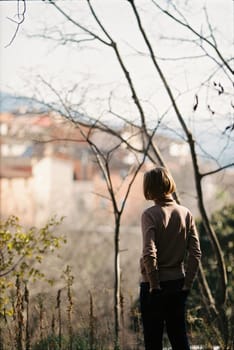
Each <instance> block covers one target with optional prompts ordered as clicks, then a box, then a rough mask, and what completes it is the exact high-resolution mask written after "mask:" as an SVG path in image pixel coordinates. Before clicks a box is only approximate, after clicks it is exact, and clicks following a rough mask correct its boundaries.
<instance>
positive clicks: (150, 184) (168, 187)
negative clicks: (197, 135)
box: [143, 167, 176, 200]
mask: <svg viewBox="0 0 234 350" xmlns="http://www.w3.org/2000/svg"><path fill="white" fill-rule="evenodd" d="M175 189H176V186H175V182H174V180H173V178H172V176H171V175H170V174H169V172H168V170H167V169H166V168H163V167H157V168H154V169H152V170H149V171H147V172H146V173H145V174H144V181H143V191H144V196H145V199H148V200H157V199H162V198H164V197H165V196H167V195H169V194H171V193H173V192H175Z"/></svg>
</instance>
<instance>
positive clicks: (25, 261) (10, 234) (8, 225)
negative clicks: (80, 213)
mask: <svg viewBox="0 0 234 350" xmlns="http://www.w3.org/2000/svg"><path fill="white" fill-rule="evenodd" d="M62 220H63V219H62V218H61V219H60V220H57V219H56V218H51V219H50V220H49V221H48V222H47V223H46V224H45V226H43V227H42V228H39V229H38V228H36V227H31V228H29V229H27V228H24V227H23V226H22V225H21V224H20V222H19V219H18V218H17V217H16V216H13V215H12V216H10V217H9V218H7V219H6V220H2V221H1V222H0V291H1V294H0V312H1V313H2V312H3V310H4V313H6V312H7V313H11V312H12V310H11V309H7V310H6V307H7V305H8V304H9V300H10V295H11V291H12V288H13V286H14V280H15V276H19V277H20V279H21V280H24V281H25V283H27V282H28V281H29V280H32V281H34V280H36V279H38V278H43V277H45V275H44V274H43V272H42V271H41V268H40V264H41V262H42V260H43V258H44V257H45V256H46V255H47V254H49V253H53V252H54V250H55V249H58V248H59V247H60V246H61V243H65V238H64V237H62V236H60V235H59V234H57V233H55V232H54V230H55V228H57V227H58V225H60V224H61V222H62Z"/></svg>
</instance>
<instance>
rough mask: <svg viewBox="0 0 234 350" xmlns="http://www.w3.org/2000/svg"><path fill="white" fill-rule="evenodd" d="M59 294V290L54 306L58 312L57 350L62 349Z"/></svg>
mask: <svg viewBox="0 0 234 350" xmlns="http://www.w3.org/2000/svg"><path fill="white" fill-rule="evenodd" d="M61 292H62V290H61V289H59V290H58V293H57V304H56V308H57V310H58V345H59V350H61V349H62V317H61Z"/></svg>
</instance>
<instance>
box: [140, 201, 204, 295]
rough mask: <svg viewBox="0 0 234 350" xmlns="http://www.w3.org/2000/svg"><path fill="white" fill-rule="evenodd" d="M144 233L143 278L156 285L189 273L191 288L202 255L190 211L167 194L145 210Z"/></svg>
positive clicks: (186, 280)
mask: <svg viewBox="0 0 234 350" xmlns="http://www.w3.org/2000/svg"><path fill="white" fill-rule="evenodd" d="M142 234H143V254H142V258H141V261H140V265H141V273H142V281H144V282H150V288H151V289H153V288H159V287H160V285H159V283H160V281H168V280H175V279H180V278H183V277H185V283H184V287H185V288H186V289H187V288H188V289H190V288H191V286H192V284H193V281H194V278H195V275H196V273H197V270H198V265H199V261H200V259H201V250H200V243H199V237H198V233H197V230H196V226H195V223H194V219H193V217H192V214H191V213H190V211H189V210H188V209H187V208H185V207H183V206H181V205H178V204H177V203H176V202H175V201H174V200H173V198H172V197H171V196H167V197H166V198H165V199H164V200H163V201H162V202H157V204H156V205H154V206H152V207H150V208H148V209H146V210H145V211H144V212H143V214H142ZM186 256H187V258H186ZM185 260H186V267H185V266H184V265H185Z"/></svg>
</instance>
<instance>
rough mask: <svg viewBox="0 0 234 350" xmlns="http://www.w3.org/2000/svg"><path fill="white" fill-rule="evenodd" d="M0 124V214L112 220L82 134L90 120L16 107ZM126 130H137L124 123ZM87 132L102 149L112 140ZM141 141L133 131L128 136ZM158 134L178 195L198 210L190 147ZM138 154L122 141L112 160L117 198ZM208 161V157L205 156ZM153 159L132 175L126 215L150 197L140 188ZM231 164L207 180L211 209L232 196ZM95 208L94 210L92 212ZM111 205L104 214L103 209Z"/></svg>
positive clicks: (130, 218)
mask: <svg viewBox="0 0 234 350" xmlns="http://www.w3.org/2000/svg"><path fill="white" fill-rule="evenodd" d="M0 122H1V126H0V131H1V167H0V184H1V216H2V217H6V216H8V215H11V214H14V215H16V216H18V217H20V218H21V220H23V222H24V223H25V224H26V225H40V224H42V223H43V222H45V220H47V219H48V217H51V216H52V215H57V216H59V217H60V216H65V217H66V220H65V221H66V225H68V227H71V226H73V225H74V222H75V223H76V226H77V227H82V225H85V226H86V227H87V225H92V223H91V221H92V220H90V217H92V218H93V215H95V223H96V222H100V223H102V224H106V223H107V221H108V220H111V212H112V206H111V201H110V199H109V194H108V191H107V188H106V184H105V181H104V178H103V175H102V173H101V171H100V169H99V167H98V165H97V161H96V159H95V156H94V154H93V153H92V150H91V149H90V145H89V144H88V142H87V141H86V140H85V137H84V135H83V131H84V133H85V132H86V133H87V131H88V130H87V127H83V128H84V129H83V130H81V129H80V128H76V126H75V125H74V123H71V122H70V121H69V120H66V119H65V118H64V117H62V116H60V115H59V114H57V113H54V112H50V111H46V112H45V111H44V112H40V113H38V112H33V111H30V112H27V111H26V112H24V113H22V110H20V109H18V111H14V112H2V113H1V114H0ZM120 132H121V133H122V134H123V135H125V136H126V134H128V135H131V133H132V134H134V130H132V129H131V128H129V126H126V127H124V128H123V130H121V131H120ZM92 135H93V136H92V137H93V138H94V139H95V142H96V143H97V144H98V145H99V147H100V148H101V149H103V150H105V149H107V148H108V147H110V146H111V145H115V143H116V142H117V141H116V139H115V137H114V136H112V135H110V134H109V135H108V134H106V133H104V132H103V131H101V130H99V129H95V128H93V129H92ZM132 140H133V141H132V142H134V143H136V144H137V143H138V141H139V140H138V136H137V135H136V136H135V137H134V138H132ZM155 141H156V142H157V145H158V146H159V148H160V151H161V152H162V154H163V157H164V159H165V160H166V162H167V164H168V166H169V168H170V170H171V172H172V174H173V176H174V177H175V179H176V183H177V188H178V191H179V194H180V197H181V200H182V203H184V204H185V205H187V206H188V207H189V208H191V209H192V210H193V211H194V212H195V213H198V211H197V204H196V196H195V191H194V180H193V171H192V164H191V160H190V154H189V149H188V146H187V145H186V143H183V142H182V141H180V140H178V139H172V138H169V137H166V136H165V135H161V134H156V135H155ZM135 161H136V160H135V159H134V157H132V155H131V154H130V153H129V151H128V149H126V147H124V146H123V145H121V146H120V147H119V148H118V149H117V151H116V155H115V156H113V158H112V162H111V176H112V179H113V181H114V187H115V188H116V193H117V198H118V200H119V201H121V200H122V198H123V195H124V191H126V186H127V183H128V179H127V178H128V172H129V169H130V167H131V166H133V165H134V162H135ZM201 164H202V167H204V169H206V168H207V167H208V166H209V165H210V164H208V163H207V161H206V162H202V161H201ZM152 166H153V165H152V164H151V162H150V161H149V160H146V162H145V164H144V166H143V167H142V171H141V172H140V173H139V174H138V175H137V177H136V179H135V182H134V185H133V187H132V190H131V193H130V196H129V198H128V201H127V205H126V209H125V212H124V216H123V223H124V224H126V225H128V226H135V225H138V224H139V215H140V212H141V211H142V209H143V208H144V207H145V206H146V205H149V203H146V202H145V200H144V198H143V194H142V172H143V171H144V170H145V169H147V168H148V167H152ZM233 175H234V169H233V168H231V169H228V170H226V171H225V174H222V176H221V175H219V174H216V175H213V176H209V177H208V178H207V179H205V180H204V184H203V186H204V188H205V191H204V193H205V201H206V205H207V207H208V210H209V212H210V213H211V212H212V211H214V210H215V209H218V208H220V206H221V205H224V204H225V203H228V202H230V201H231V198H233V186H232V181H233ZM94 213H95V214H94ZM107 213H108V215H107Z"/></svg>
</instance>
